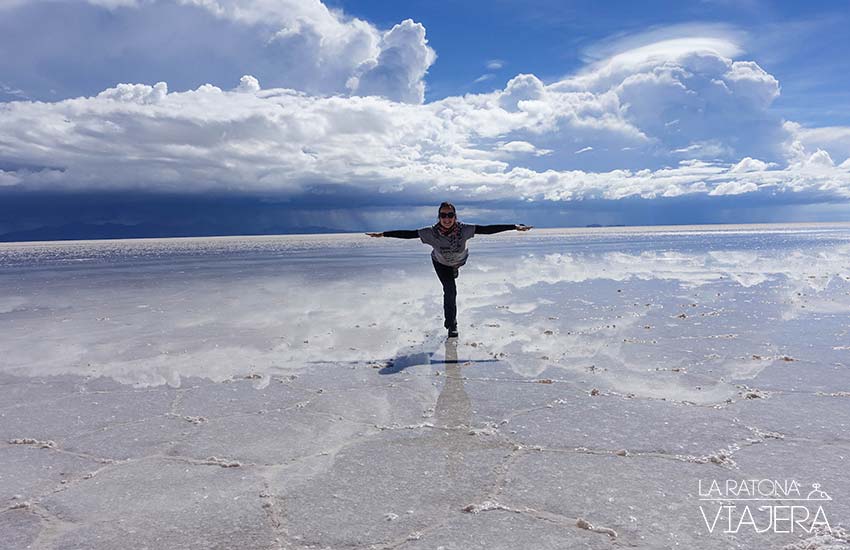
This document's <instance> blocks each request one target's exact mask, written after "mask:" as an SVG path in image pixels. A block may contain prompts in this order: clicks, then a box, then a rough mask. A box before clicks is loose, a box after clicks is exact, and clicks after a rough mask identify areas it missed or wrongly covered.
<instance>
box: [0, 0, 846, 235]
mask: <svg viewBox="0 0 850 550" xmlns="http://www.w3.org/2000/svg"><path fill="white" fill-rule="evenodd" d="M849 22H850V6H848V4H847V2H843V1H842V2H838V1H835V2H817V1H815V2H806V3H802V2H790V1H789V2H768V1H762V0H737V1H734V2H733V1H726V0H713V1H709V0H704V1H697V2H666V1H665V2H662V1H647V2H641V3H635V2H618V1H612V2H605V3H598V2H589V1H566V0H565V1H556V0H526V1H523V2H519V1H509V0H488V1H477V0H471V1H465V2H425V1H419V0H413V1H408V2H379V1H354V0H327V2H326V3H322V2H320V1H318V0H65V1H50V0H26V1H23V0H0V239H3V240H18V239H21V240H23V239H29V238H75V237H97V236H169V235H196V234H197V235H204V234H255V233H285V232H291V231H324V230H345V231H366V230H369V231H379V230H389V229H400V228H413V227H422V226H425V225H429V224H431V223H434V221H435V215H436V211H437V208H436V207H437V205H438V204H439V203H440V202H441V201H443V200H449V201H451V202H453V203H455V204H456V205H457V206H458V209H459V214H460V218H461V220H463V221H467V222H470V223H526V224H533V225H537V226H542V227H563V226H583V225H588V224H601V225H619V224H623V225H664V224H695V223H744V222H798V221H850V76H848V75H850V58H848V57H847V56H846V53H845V52H847V51H850V37H848V34H847V33H846V32H845V29H846V28H847V24H848V23H849Z"/></svg>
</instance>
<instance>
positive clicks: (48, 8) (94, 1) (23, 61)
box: [0, 0, 435, 103]
mask: <svg viewBox="0 0 850 550" xmlns="http://www.w3.org/2000/svg"><path fill="white" fill-rule="evenodd" d="M5 8H6V9H5V10H4V13H3V17H2V18H0V73H2V74H4V75H15V79H16V81H15V82H14V83H7V84H8V86H10V88H15V89H16V88H21V89H27V90H34V92H33V95H34V97H36V98H39V99H49V100H55V99H56V94H60V96H59V97H60V98H61V97H62V94H63V93H65V92H66V91H67V92H70V96H64V97H73V96H74V95H93V94H94V93H96V92H97V91H100V90H102V89H104V88H106V87H113V86H114V85H115V82H114V81H109V80H108V78H109V75H111V74H122V75H125V76H124V77H123V78H125V79H126V78H127V76H126V75H131V76H134V77H135V78H134V80H135V81H136V82H140V81H141V82H144V81H145V80H148V79H149V78H151V75H153V78H155V80H154V81H156V80H162V81H165V82H168V83H169V85H170V86H171V87H172V88H174V89H187V88H196V87H197V86H199V85H200V84H203V83H212V84H214V85H219V86H221V85H224V84H225V83H227V82H232V81H233V80H234V79H237V78H239V76H241V75H243V74H245V73H249V74H252V75H254V76H255V77H258V78H259V80H261V81H263V82H265V83H266V85H268V86H270V87H286V88H291V89H298V90H300V91H304V92H307V93H311V94H318V95H330V94H342V95H379V96H383V97H387V98H390V99H393V100H396V101H407V102H414V103H420V102H422V101H423V99H424V81H423V78H424V76H425V74H426V72H427V70H428V68H429V67H430V65H431V64H432V63H433V62H434V59H435V53H434V51H433V49H431V48H430V47H429V46H428V44H427V39H426V38H425V29H424V27H423V26H422V25H421V24H418V23H414V22H413V21H410V20H407V21H403V22H402V23H399V24H398V25H395V26H394V27H393V28H391V29H390V30H387V31H383V30H381V29H378V28H376V27H375V26H374V25H372V24H370V23H368V22H366V21H363V20H360V19H357V18H353V17H349V16H347V15H345V14H344V13H343V12H341V11H338V10H332V9H329V8H328V7H327V6H325V5H324V4H323V3H322V2H321V1H319V0H157V1H155V2H154V1H133V0H88V1H87V2H84V1H76V2H65V3H57V2H47V1H39V0H36V1H33V2H13V3H7V4H6V6H5ZM105 11H109V16H108V17H106V16H105V15H104V12H105ZM62 20H68V21H70V22H72V23H71V24H61V25H60V24H58V23H56V22H57V21H62ZM22 29H27V31H28V32H22ZM175 37H179V45H180V47H179V48H173V47H172V44H173V43H174V40H175ZM164 48H168V49H169V51H168V55H163V49H164ZM11 52H15V55H11ZM69 52H75V55H69ZM52 66H61V67H62V70H61V71H60V70H53V71H46V70H45V69H44V67H52ZM83 73H84V74H87V75H91V76H90V78H87V79H80V78H79V77H78V75H79V74H83ZM125 81H126V80H125ZM89 82H92V83H99V84H100V87H99V88H97V89H91V88H89V87H88V86H90V84H88V83H89ZM75 92H76V94H75Z"/></svg>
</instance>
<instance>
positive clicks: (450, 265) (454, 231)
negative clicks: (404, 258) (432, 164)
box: [366, 202, 533, 338]
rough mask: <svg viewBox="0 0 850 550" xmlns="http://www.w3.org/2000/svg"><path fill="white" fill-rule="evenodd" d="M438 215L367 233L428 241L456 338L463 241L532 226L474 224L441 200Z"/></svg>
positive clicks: (466, 252) (465, 254) (448, 324)
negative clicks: (414, 225)
mask: <svg viewBox="0 0 850 550" xmlns="http://www.w3.org/2000/svg"><path fill="white" fill-rule="evenodd" d="M439 216H440V217H439V219H438V220H437V223H435V224H434V225H432V226H428V227H423V228H422V229H411V230H407V229H401V230H395V231H384V232H382V233H366V234H367V235H369V236H370V237H395V238H397V239H415V238H417V237H418V238H419V239H420V240H421V241H422V242H423V243H425V244H430V245H431V246H432V247H433V248H434V249H433V250H432V251H431V262H432V263H433V264H434V270H435V271H436V272H437V277H439V278H440V283H442V285H443V312H444V313H445V317H446V321H445V323H444V324H445V327H446V328H447V329H448V330H449V338H456V337H457V335H458V332H457V285H455V279H456V278H457V276H458V273H459V268H460V267H461V266H463V265H464V264H466V260H467V258H468V257H469V250H467V249H466V241H468V240H469V239H471V238H472V237H474V236H475V235H492V234H493V233H501V232H502V231H510V230H516V231H528V230H529V229H531V228H532V227H533V226H530V225H523V224H509V225H508V224H504V225H474V224H465V223H461V222H460V221H459V220H458V219H457V209H455V206H454V205H453V204H452V203H450V202H444V203H442V204H440V208H439Z"/></svg>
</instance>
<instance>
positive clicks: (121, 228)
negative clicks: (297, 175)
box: [0, 223, 352, 243]
mask: <svg viewBox="0 0 850 550" xmlns="http://www.w3.org/2000/svg"><path fill="white" fill-rule="evenodd" d="M305 233H352V231H348V230H345V229H337V228H332V227H323V226H303V227H283V226H281V227H272V228H268V229H266V230H264V231H262V232H246V231H244V230H241V231H240V230H239V228H236V227H233V228H215V229H209V230H204V229H201V228H197V227H166V226H162V225H156V224H138V225H123V224H117V223H104V224H93V223H70V224H65V225H59V226H51V227H39V228H37V229H29V230H25V231H11V232H9V233H3V234H0V242H7V243H8V242H25V241H77V240H95V239H152V238H168V237H224V236H229V235H294V234H305Z"/></svg>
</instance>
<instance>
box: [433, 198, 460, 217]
mask: <svg viewBox="0 0 850 550" xmlns="http://www.w3.org/2000/svg"><path fill="white" fill-rule="evenodd" d="M443 208H451V209H452V212H454V213H455V215H457V208H455V205H453V204H452V203H450V202H445V201H444V202H441V203H440V208H438V209H437V215H438V216H439V215H440V210H442V209H443Z"/></svg>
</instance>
